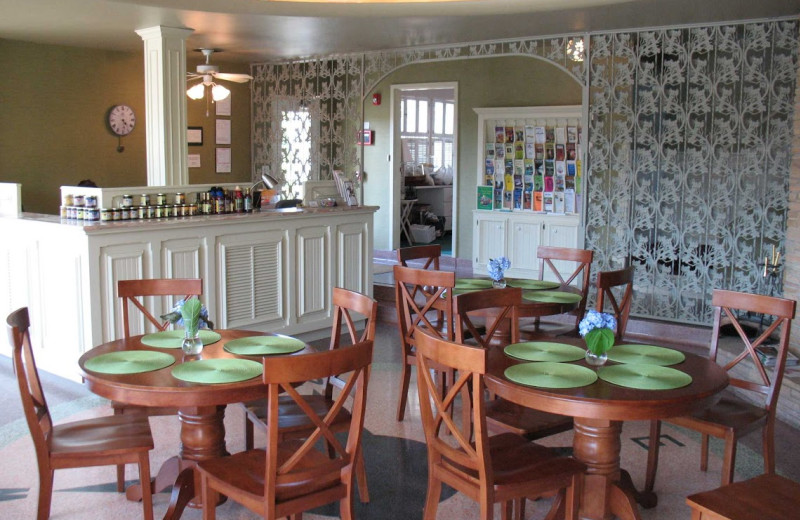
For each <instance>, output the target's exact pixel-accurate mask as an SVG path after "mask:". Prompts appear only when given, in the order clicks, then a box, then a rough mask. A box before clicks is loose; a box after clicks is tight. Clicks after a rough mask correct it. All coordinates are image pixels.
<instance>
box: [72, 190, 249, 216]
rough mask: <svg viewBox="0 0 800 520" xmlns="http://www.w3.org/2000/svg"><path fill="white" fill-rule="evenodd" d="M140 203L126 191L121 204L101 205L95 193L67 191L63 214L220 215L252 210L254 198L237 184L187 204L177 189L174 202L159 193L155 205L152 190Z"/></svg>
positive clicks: (207, 193)
mask: <svg viewBox="0 0 800 520" xmlns="http://www.w3.org/2000/svg"><path fill="white" fill-rule="evenodd" d="M137 202H138V203H139V205H138V206H134V204H133V203H134V198H133V197H132V196H131V195H123V196H122V200H121V201H120V207H119V208H98V207H97V197H95V196H94V195H87V196H83V195H65V196H64V200H63V201H62V206H61V208H60V212H61V218H63V219H68V220H88V221H97V220H99V221H112V220H144V219H152V218H168V217H190V216H194V215H198V214H199V215H219V214H225V213H250V212H252V210H253V199H252V196H251V195H250V190H249V189H245V190H244V192H243V191H242V190H241V188H239V187H238V186H237V187H236V189H235V190H233V192H226V191H225V190H223V189H222V188H212V189H211V190H209V191H208V192H204V193H198V194H197V202H195V203H189V204H186V195H185V194H183V193H176V194H175V195H174V204H167V196H166V195H165V194H163V193H159V194H158V195H156V197H155V203H156V204H155V205H152V204H151V197H150V195H149V194H146V193H143V194H142V195H140V196H139V200H138V201H137Z"/></svg>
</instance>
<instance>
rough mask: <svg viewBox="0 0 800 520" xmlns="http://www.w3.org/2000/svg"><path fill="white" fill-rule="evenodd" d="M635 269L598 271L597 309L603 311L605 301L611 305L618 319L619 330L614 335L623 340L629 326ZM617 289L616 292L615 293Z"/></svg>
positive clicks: (618, 339) (612, 311)
mask: <svg viewBox="0 0 800 520" xmlns="http://www.w3.org/2000/svg"><path fill="white" fill-rule="evenodd" d="M634 272H635V269H634V268H633V267H626V268H624V269H617V270H616V271H601V272H599V273H597V282H596V283H597V304H596V307H597V310H598V312H603V308H604V307H605V303H606V302H608V303H609V305H610V306H611V313H612V314H613V315H614V317H615V318H616V319H617V330H616V331H615V333H614V335H615V336H616V339H617V341H621V340H622V338H623V336H625V330H626V329H627V328H628V318H629V317H630V314H631V303H632V302H633V275H634ZM615 291H616V294H615Z"/></svg>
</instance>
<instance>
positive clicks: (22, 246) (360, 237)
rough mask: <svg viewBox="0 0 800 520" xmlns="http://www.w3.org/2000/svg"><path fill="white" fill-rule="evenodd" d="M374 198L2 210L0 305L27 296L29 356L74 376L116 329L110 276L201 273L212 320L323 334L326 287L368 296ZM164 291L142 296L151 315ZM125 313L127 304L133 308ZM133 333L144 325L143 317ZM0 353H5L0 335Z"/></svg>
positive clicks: (12, 305)
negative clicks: (156, 211)
mask: <svg viewBox="0 0 800 520" xmlns="http://www.w3.org/2000/svg"><path fill="white" fill-rule="evenodd" d="M376 210H377V207H371V206H367V207H364V206H362V207H335V208H304V209H282V210H263V211H260V212H255V213H251V214H229V215H208V216H205V215H203V216H195V217H180V218H168V219H153V220H134V221H116V222H78V221H67V220H61V219H60V218H58V217H56V216H53V215H40V214H31V213H22V214H21V215H20V216H19V217H18V218H13V217H9V218H0V226H2V229H3V237H4V239H5V240H3V241H2V244H1V245H0V251H2V253H0V274H1V275H2V276H0V294H3V295H6V296H5V297H4V298H3V299H2V300H0V314H2V316H6V315H7V314H8V313H9V312H11V311H12V310H14V309H16V308H19V307H22V306H28V307H29V308H30V312H31V332H32V341H33V343H34V347H35V348H36V351H37V364H38V365H39V366H40V368H42V369H43V370H47V371H50V372H53V373H57V374H59V375H62V376H64V377H68V378H71V379H75V380H78V378H79V376H78V366H77V360H78V358H79V357H80V355H81V354H82V353H83V352H85V351H86V350H87V349H90V348H92V347H94V346H95V345H99V344H101V343H106V342H108V341H111V340H113V339H116V338H119V337H122V308H121V305H120V303H119V299H118V298H117V294H116V286H117V281H118V280H126V279H137V278H202V279H203V283H204V293H205V294H204V295H203V298H202V301H203V303H204V304H205V305H206V307H208V310H209V314H210V318H211V320H212V321H213V322H214V324H215V326H217V327H219V328H224V329H237V328H240V329H249V330H260V331H264V332H279V333H284V334H291V335H298V334H302V335H304V336H305V337H306V339H311V338H314V337H322V336H324V335H327V333H328V329H329V327H330V324H331V288H332V287H334V286H338V287H345V288H348V289H352V290H355V291H359V292H362V293H365V294H370V295H371V294H372V250H373V222H372V219H373V214H374V212H375V211H376ZM171 303H172V302H171V300H170V299H165V301H152V302H151V303H150V304H148V305H149V306H150V307H151V308H153V309H155V312H154V314H156V315H158V314H162V313H163V312H166V311H168V310H169V306H170V305H171ZM134 315H135V314H134ZM131 328H132V330H131V333H132V334H141V333H145V332H149V330H148V329H145V327H144V323H143V321H139V322H135V323H132V324H131ZM0 353H3V354H6V355H10V347H9V346H8V345H7V344H6V342H2V347H0Z"/></svg>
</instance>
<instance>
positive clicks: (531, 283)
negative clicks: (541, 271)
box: [506, 278, 561, 291]
mask: <svg viewBox="0 0 800 520" xmlns="http://www.w3.org/2000/svg"><path fill="white" fill-rule="evenodd" d="M506 284H508V286H509V287H519V288H520V289H531V290H535V291H541V290H546V289H555V288H556V287H560V286H561V284H560V283H558V282H551V281H550V280H529V279H527V278H506Z"/></svg>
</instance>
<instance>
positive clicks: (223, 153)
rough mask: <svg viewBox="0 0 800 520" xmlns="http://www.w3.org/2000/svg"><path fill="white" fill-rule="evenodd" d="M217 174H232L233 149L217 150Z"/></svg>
mask: <svg viewBox="0 0 800 520" xmlns="http://www.w3.org/2000/svg"><path fill="white" fill-rule="evenodd" d="M216 171H217V173H230V172H231V149H230V148H217V168H216Z"/></svg>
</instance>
